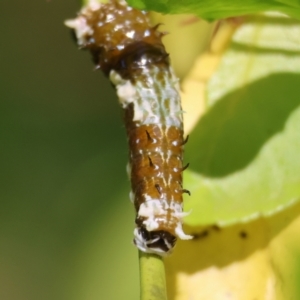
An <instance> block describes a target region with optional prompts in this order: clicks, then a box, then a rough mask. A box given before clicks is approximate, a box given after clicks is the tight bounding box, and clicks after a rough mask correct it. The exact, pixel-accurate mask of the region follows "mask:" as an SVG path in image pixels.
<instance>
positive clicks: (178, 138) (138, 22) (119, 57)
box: [66, 0, 192, 255]
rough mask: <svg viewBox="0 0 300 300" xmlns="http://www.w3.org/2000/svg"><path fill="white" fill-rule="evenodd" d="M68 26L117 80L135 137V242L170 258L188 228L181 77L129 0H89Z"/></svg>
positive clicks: (143, 16)
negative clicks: (184, 225)
mask: <svg viewBox="0 0 300 300" xmlns="http://www.w3.org/2000/svg"><path fill="white" fill-rule="evenodd" d="M66 25H67V26H68V27H70V28H72V29H74V30H75V34H76V37H77V41H78V45H79V46H80V47H81V48H83V49H89V50H90V52H91V53H92V56H93V60H94V62H95V64H96V67H97V68H100V69H102V71H103V72H104V73H105V74H106V75H107V76H108V77H109V78H110V80H111V82H112V83H113V84H114V86H115V88H116V91H117V95H118V98H119V101H120V104H121V106H122V108H123V110H124V120H125V125H126V130H127V135H128V143H129V150H130V161H129V164H128V174H129V176H130V178H131V188H132V190H131V192H130V199H131V201H132V202H133V203H134V206H135V209H136V220H135V223H136V228H135V230H134V236H135V238H134V243H135V245H136V246H137V247H138V248H139V249H140V250H141V251H144V252H149V253H156V254H159V255H165V254H168V253H170V252H171V251H172V249H173V247H174V246H175V242H176V238H177V237H179V238H180V239H190V238H192V237H191V236H189V235H186V234H185V233H184V232H183V230H182V222H181V219H182V217H183V216H185V215H186V213H184V212H183V209H182V194H183V193H189V192H188V191H187V190H185V189H183V188H182V172H183V170H184V169H185V167H183V164H182V155H183V145H184V144H185V141H184V139H183V123H182V109H181V104H180V95H179V91H178V79H177V78H176V76H175V75H174V72H173V70H172V68H171V67H170V62H169V57H168V54H167V53H166V51H165V48H164V46H163V44H162V42H161V38H162V36H163V35H164V34H163V33H161V32H159V31H158V30H157V27H158V26H154V27H153V26H151V24H150V21H149V19H148V16H147V13H146V12H144V11H139V10H136V9H133V8H131V7H129V6H128V5H127V4H126V2H124V1H113V0H111V1H109V2H108V3H106V4H100V3H98V2H95V1H90V3H89V4H87V5H86V6H85V7H84V8H83V9H82V10H81V11H80V12H79V14H78V17H77V18H76V19H74V20H69V21H66Z"/></svg>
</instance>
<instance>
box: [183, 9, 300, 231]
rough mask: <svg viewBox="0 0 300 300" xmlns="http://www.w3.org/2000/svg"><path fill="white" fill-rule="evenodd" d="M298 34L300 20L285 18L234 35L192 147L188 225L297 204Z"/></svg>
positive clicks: (260, 21) (259, 21)
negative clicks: (190, 211)
mask: <svg viewBox="0 0 300 300" xmlns="http://www.w3.org/2000/svg"><path fill="white" fill-rule="evenodd" d="M299 36H300V23H299V22H298V21H295V20H293V19H290V18H287V17H284V16H282V15H279V14H268V15H258V16H256V17H251V18H249V19H248V20H247V21H246V22H245V23H244V24H243V25H242V26H241V27H240V28H239V29H237V31H236V33H235V34H234V36H233V40H232V42H231V45H230V46H229V48H228V50H227V51H226V52H225V54H224V56H223V58H222V61H221V63H220V65H219V68H218V70H217V72H216V73H215V75H214V76H213V77H212V79H211V80H210V82H209V84H208V90H207V110H206V112H205V114H204V115H203V117H202V118H201V119H200V121H199V123H198V124H197V126H196V128H195V129H194V131H193V132H192V134H191V135H190V139H189V143H188V144H187V148H186V160H187V161H189V162H190V165H191V168H192V171H190V172H186V174H185V178H184V179H185V188H187V189H189V190H190V191H191V193H192V196H191V197H190V198H188V197H186V198H185V200H186V201H185V209H186V211H189V210H192V213H191V214H190V215H189V216H188V217H186V219H185V222H186V223H187V224H189V225H206V224H212V223H218V224H220V225H227V224H230V223H233V222H237V221H248V220H250V219H253V218H256V217H258V216H260V215H263V216H266V215H270V214H273V213H274V212H276V211H279V210H282V209H283V208H285V207H287V206H289V205H291V204H292V203H294V202H295V201H296V200H298V199H299V196H300V159H299V158H300V96H299V95H300V45H299V42H298V41H299Z"/></svg>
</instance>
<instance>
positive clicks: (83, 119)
mask: <svg viewBox="0 0 300 300" xmlns="http://www.w3.org/2000/svg"><path fill="white" fill-rule="evenodd" d="M79 8H80V3H79V1H74V0H68V1H58V0H49V1H47V0H32V1H25V2H24V1H5V0H4V1H1V4H0V16H1V18H0V24H1V29H2V30H1V32H2V37H3V38H2V42H1V50H0V53H1V55H0V65H1V82H0V96H1V101H0V106H1V107H0V114H1V121H0V122H1V126H0V145H1V152H0V153H1V158H0V166H1V173H0V174H1V175H0V176H1V179H0V185H1V188H0V214H1V217H0V299H3V300H13V299H18V300H25V299H26V300H27V299H28V300H29V299H30V300H35V299H37V300H40V299H43V300H48V299H49V300H50V299H51V300H54V299H55V300H59V299H64V300H67V299H72V300H77V299H78V300H81V299H85V300H92V299H138V295H139V287H138V265H137V251H136V250H135V248H134V246H133V245H132V243H131V240H132V230H133V227H134V212H133V208H132V206H131V204H130V201H129V199H128V192H129V182H128V180H127V176H126V172H125V165H126V162H127V144H126V136H125V130H124V128H123V125H122V118H121V111H120V109H119V105H118V102H117V99H116V96H115V94H114V91H113V89H112V87H111V86H110V84H109V83H108V81H107V79H106V78H104V77H103V76H102V74H101V72H93V71H92V70H93V65H92V62H91V59H90V57H89V54H88V53H87V52H82V51H78V50H77V47H76V45H75V43H74V42H73V41H72V39H71V35H70V32H69V30H68V29H67V28H66V27H65V26H64V25H63V21H64V20H65V19H67V18H73V17H75V14H76V12H77V11H78V10H79ZM128 220H132V222H130V221H128Z"/></svg>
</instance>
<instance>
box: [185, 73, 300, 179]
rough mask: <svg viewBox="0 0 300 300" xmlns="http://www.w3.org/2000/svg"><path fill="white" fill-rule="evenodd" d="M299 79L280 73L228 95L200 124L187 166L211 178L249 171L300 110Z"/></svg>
mask: <svg viewBox="0 0 300 300" xmlns="http://www.w3.org/2000/svg"><path fill="white" fill-rule="evenodd" d="M299 84H300V75H296V74H291V73H278V74H274V75H271V76H268V77H266V78H262V79H260V80H258V81H255V82H253V83H251V84H249V85H247V86H245V87H243V88H240V89H237V90H235V91H234V92H232V93H229V94H227V95H226V96H225V97H223V98H222V99H220V100H219V101H218V102H217V103H216V104H215V105H213V106H212V107H211V108H210V109H209V110H208V111H207V113H206V114H205V115H204V116H203V117H202V118H201V119H200V121H199V123H198V124H197V126H196V128H195V129H194V131H193V132H192V133H191V135H190V139H189V143H188V144H187V146H186V153H185V154H186V156H185V160H186V161H188V162H190V166H191V168H192V169H193V170H194V171H196V172H198V173H200V174H203V175H205V176H208V177H223V176H226V175H229V174H231V173H233V172H236V171H238V170H241V169H243V168H245V167H246V166H247V165H248V164H250V163H251V161H252V160H253V159H254V158H255V157H256V155H257V154H258V152H259V151H260V149H261V148H262V146H263V145H264V144H265V143H267V142H268V140H269V139H270V138H271V137H272V136H274V135H275V134H277V133H279V132H281V131H282V130H283V129H284V126H285V123H286V121H287V119H288V118H289V116H290V115H291V113H292V112H293V111H294V110H295V109H296V108H297V107H298V106H299V105H300V97H299Z"/></svg>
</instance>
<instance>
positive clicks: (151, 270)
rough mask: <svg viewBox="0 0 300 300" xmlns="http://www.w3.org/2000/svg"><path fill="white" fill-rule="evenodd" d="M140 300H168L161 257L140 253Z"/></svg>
mask: <svg viewBox="0 0 300 300" xmlns="http://www.w3.org/2000/svg"><path fill="white" fill-rule="evenodd" d="M139 261H140V288H141V297H140V300H167V289H166V277H165V266H164V262H163V259H162V257H161V256H158V255H156V254H149V253H144V252H141V251H139Z"/></svg>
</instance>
